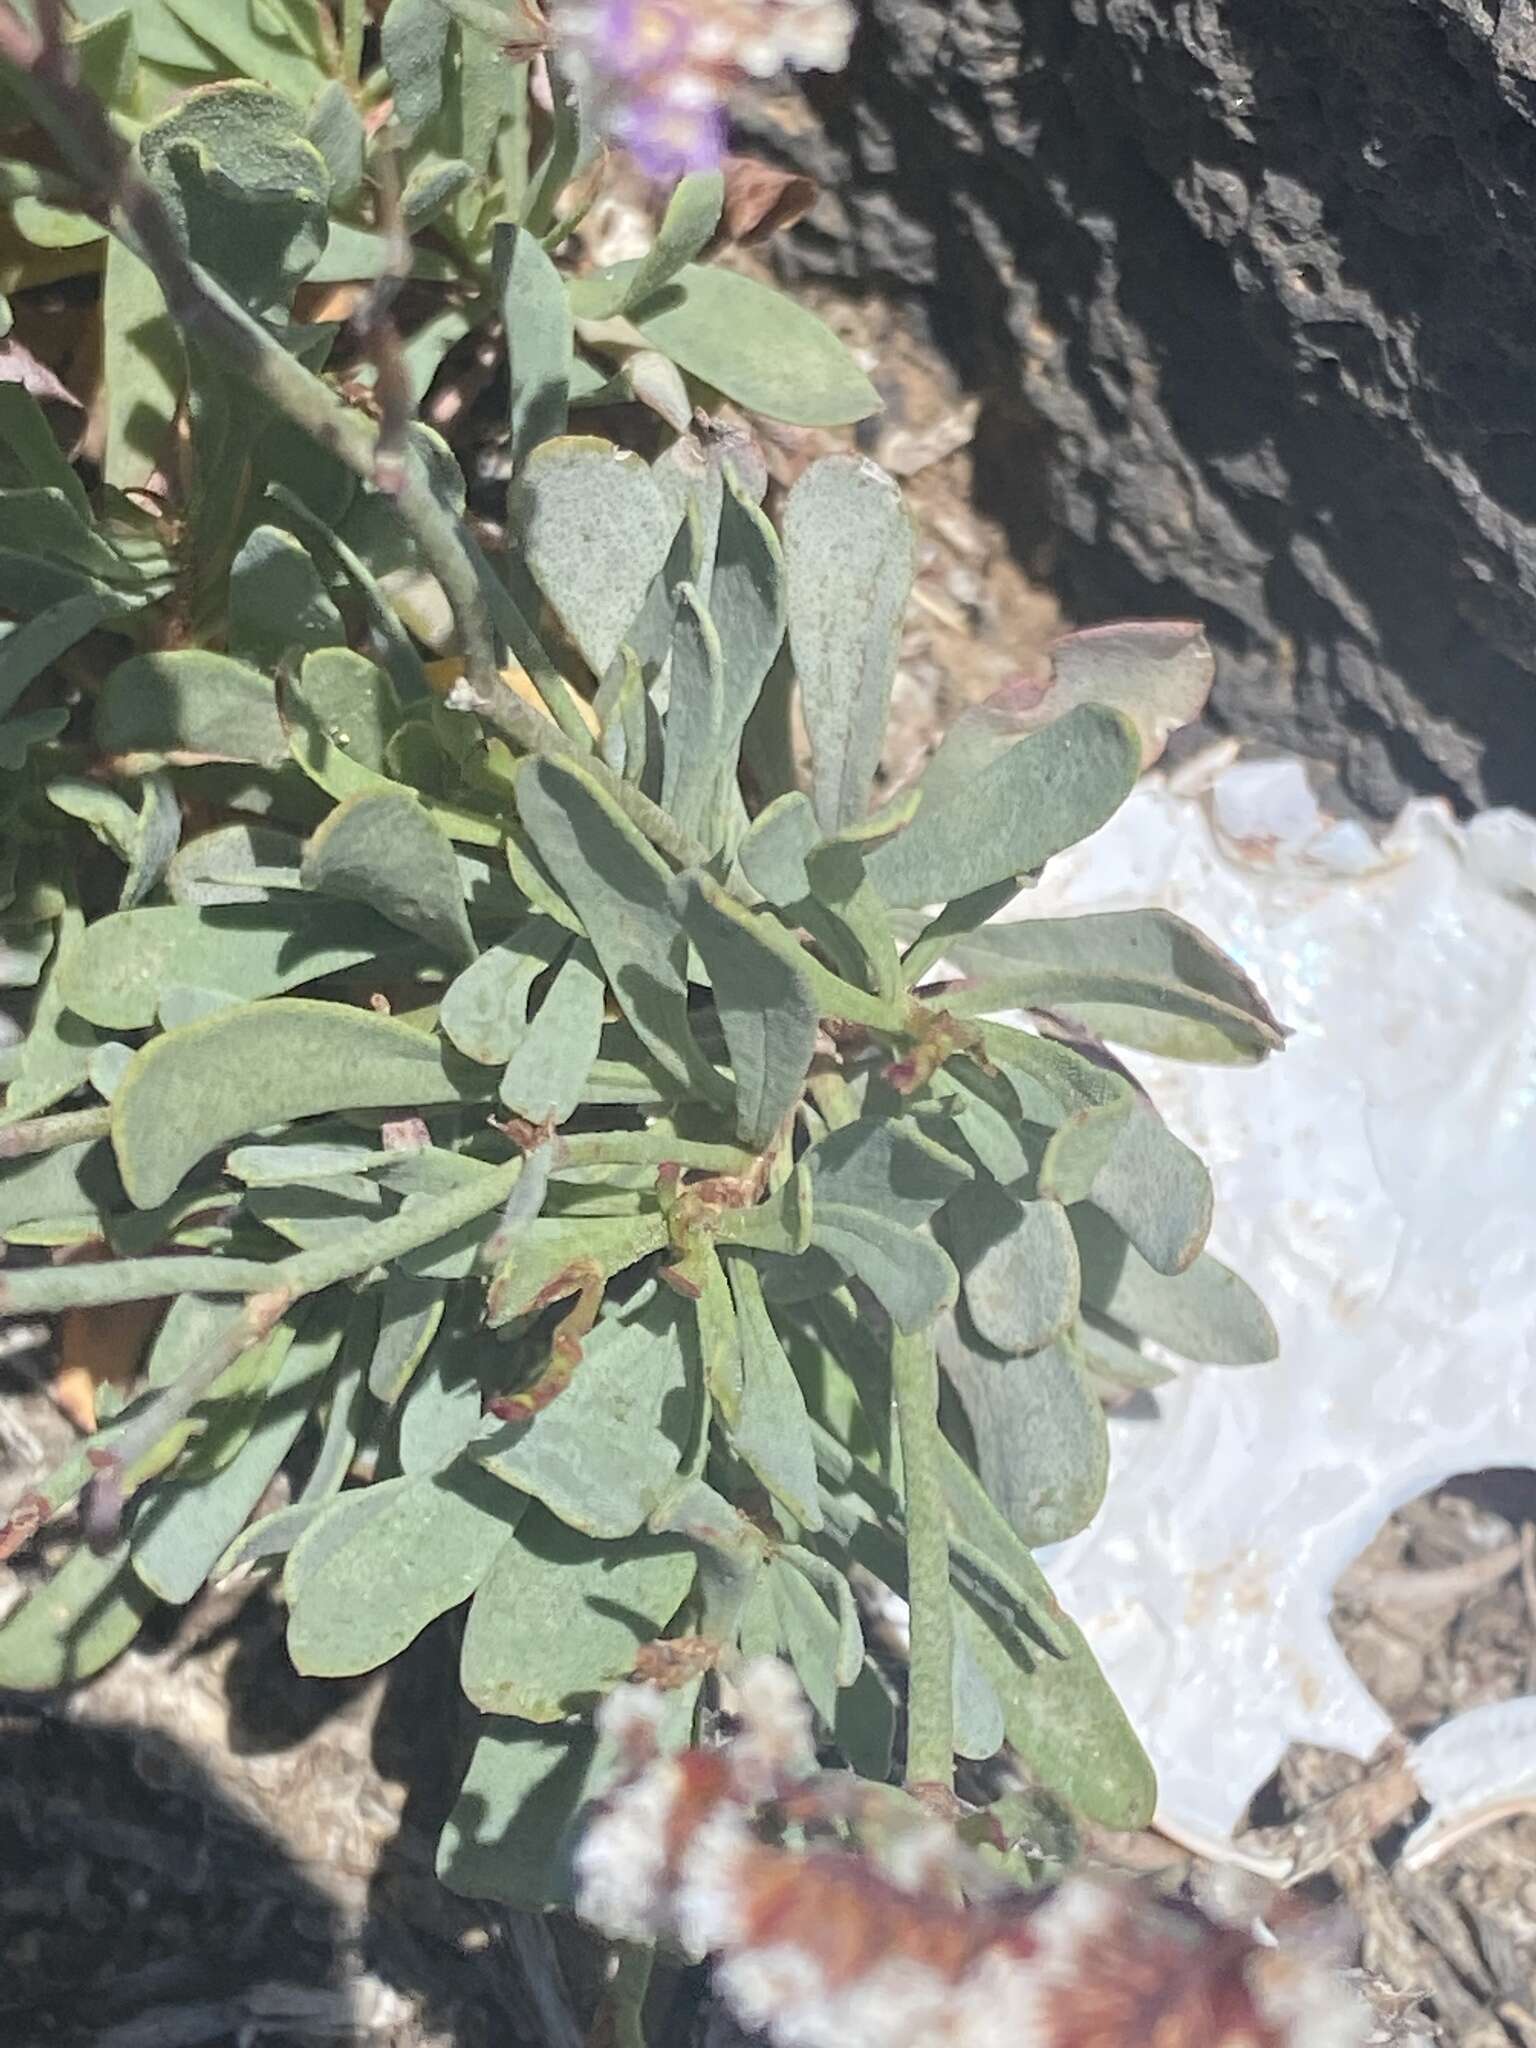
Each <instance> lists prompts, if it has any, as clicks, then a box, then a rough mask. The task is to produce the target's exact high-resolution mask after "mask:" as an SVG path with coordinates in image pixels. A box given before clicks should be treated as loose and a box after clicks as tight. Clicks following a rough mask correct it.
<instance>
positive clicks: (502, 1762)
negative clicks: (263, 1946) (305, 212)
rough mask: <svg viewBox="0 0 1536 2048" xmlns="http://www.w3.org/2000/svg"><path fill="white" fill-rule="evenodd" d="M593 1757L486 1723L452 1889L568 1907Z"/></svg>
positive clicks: (569, 1729)
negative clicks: (573, 1839)
mask: <svg viewBox="0 0 1536 2048" xmlns="http://www.w3.org/2000/svg"><path fill="white" fill-rule="evenodd" d="M399 4H400V0H395V5H396V6H399ZM595 1751H596V1740H595V1738H594V1736H593V1734H592V1731H591V1729H590V1728H587V1727H584V1726H581V1725H579V1724H575V1725H567V1726H564V1727H559V1728H535V1727H531V1726H530V1725H529V1723H528V1722H526V1721H513V1720H494V1719H487V1720H486V1721H485V1722H484V1723H483V1725H482V1728H481V1732H480V1739H479V1741H478V1742H477V1743H476V1744H475V1750H474V1754H473V1756H472V1757H471V1758H470V1760H469V1770H468V1772H467V1773H466V1774H465V1778H464V1784H463V1788H462V1790H461V1791H460V1793H459V1797H458V1803H457V1804H456V1805H455V1807H454V1809H453V1812H452V1813H451V1814H450V1815H449V1816H448V1822H447V1825H446V1826H445V1827H444V1829H443V1833H442V1839H441V1841H440V1842H439V1844H438V1851H437V1874H438V1876H439V1877H440V1878H441V1879H442V1881H443V1883H444V1884H445V1885H447V1887H448V1889H449V1890H450V1891H454V1892H458V1893H460V1894H461V1895H462V1896H464V1897H466V1898H472V1899H502V1900H504V1901H505V1902H506V1903H507V1904H508V1905H511V1906H515V1907H517V1908H519V1909H520V1910H524V1911H530V1912H539V1911H542V1910H543V1908H544V1907H546V1906H551V1905H560V1904H569V1902H570V1868H569V1853H568V1848H567V1838H568V1835H569V1831H570V1827H571V1823H572V1821H574V1819H575V1818H576V1815H577V1813H578V1812H579V1810H580V1809H581V1808H582V1806H583V1805H585V1803H586V1801H587V1800H588V1798H589V1797H590V1796H591V1790H592V1786H591V1772H592V1761H593V1756H594V1754H595Z"/></svg>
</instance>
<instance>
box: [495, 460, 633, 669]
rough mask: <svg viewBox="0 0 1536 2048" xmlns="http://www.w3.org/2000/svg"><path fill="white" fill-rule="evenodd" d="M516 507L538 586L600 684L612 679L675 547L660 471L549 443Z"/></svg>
mask: <svg viewBox="0 0 1536 2048" xmlns="http://www.w3.org/2000/svg"><path fill="white" fill-rule="evenodd" d="M509 506H510V515H511V521H512V527H513V531H514V532H515V534H516V535H517V538H518V540H519V542H520V544H521V547H522V550H523V554H524V556H525V558H526V560H527V564H528V567H529V569H530V570H531V571H532V573H533V577H534V580H535V582H536V583H537V584H538V586H539V588H540V590H542V591H543V593H544V595H545V597H546V598H548V600H549V602H550V604H551V605H553V606H554V609H555V611H556V612H557V613H558V614H559V617H560V620H561V623H562V624H563V625H564V627H565V629H566V631H567V632H568V633H569V634H570V636H571V638H572V640H573V641H574V642H575V643H576V646H577V648H578V649H579V650H580V653H581V657H582V659H583V661H585V662H586V664H587V666H588V668H589V669H591V671H592V673H593V675H594V676H604V675H606V674H607V673H608V669H609V666H610V664H611V663H612V661H613V659H614V657H615V655H617V653H618V651H619V645H620V642H621V641H622V640H623V639H624V636H625V634H626V633H627V632H628V631H629V628H630V627H631V626H632V625H633V624H634V621H635V619H636V617H637V615H638V614H639V611H640V607H641V606H642V605H643V604H644V602H645V594H646V592H647V591H648V590H649V589H650V586H651V580H652V578H653V577H654V576H655V575H656V574H657V572H658V571H659V570H660V568H661V565H662V563H663V562H664V561H665V560H666V558H667V550H668V548H669V547H670V546H671V544H672V534H673V523H672V521H671V520H669V518H668V516H667V508H666V505H665V503H664V502H663V499H662V496H661V493H660V491H659V490H658V489H657V486H656V481H655V479H654V477H653V476H652V475H651V472H650V470H649V469H648V468H647V467H646V465H645V463H644V462H642V461H641V459H640V457H639V456H638V455H633V454H631V453H629V452H628V451H627V450H624V449H620V448H616V447H615V446H614V445H613V443H612V442H611V441H601V440H595V439H592V438H590V437H583V436H579V435H576V436H571V437H569V438H566V439H562V440H556V441H546V442H544V443H543V444H542V446H540V447H538V448H535V449H534V450H533V451H532V452H531V453H530V455H529V457H528V459H527V461H526V462H525V463H524V465H523V469H522V473H521V475H520V476H519V477H518V478H517V479H516V480H515V481H514V483H513V486H512V489H511V492H510V494H509Z"/></svg>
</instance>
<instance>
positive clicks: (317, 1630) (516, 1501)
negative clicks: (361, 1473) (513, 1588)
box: [283, 1461, 523, 1678]
mask: <svg viewBox="0 0 1536 2048" xmlns="http://www.w3.org/2000/svg"><path fill="white" fill-rule="evenodd" d="M522 1509H523V1502H522V1500H521V1498H520V1496H519V1495H517V1494H515V1493H513V1492H511V1491H509V1490H508V1488H506V1487H504V1486H498V1485H497V1484H496V1482H495V1481H494V1480H493V1479H491V1478H490V1476H489V1475H488V1474H487V1473H484V1472H482V1471H480V1470H479V1469H478V1467H476V1466H474V1465H472V1464H469V1463H467V1462H464V1461H460V1462H458V1463H456V1464H454V1465H451V1466H450V1467H449V1468H448V1469H447V1470H446V1471H444V1472H438V1473H432V1474H419V1475H415V1476H412V1477H406V1478H401V1479H386V1480H380V1481H376V1482H375V1483H374V1485H372V1486H370V1487H366V1488H364V1489H363V1490H362V1491H361V1492H359V1493H346V1494H343V1495H342V1496H341V1497H340V1498H339V1499H338V1500H335V1501H333V1502H332V1503H331V1505H330V1506H329V1507H328V1508H326V1509H325V1511H324V1512H323V1513H322V1514H321V1515H319V1516H318V1517H317V1518H316V1519H315V1521H314V1522H313V1523H311V1525H310V1527H309V1528H308V1529H307V1530H306V1531H305V1532H304V1534H303V1536H301V1537H300V1539H299V1541H298V1543H297V1544H296V1545H295V1546H294V1548H293V1551H292V1552H291V1554H290V1556H289V1559H288V1565H287V1569H286V1571H285V1573H284V1579H283V1583H284V1588H285V1591H286V1593H287V1596H288V1603H289V1614H288V1654H289V1655H290V1656H291V1657H292V1659H293V1661H294V1664H295V1666H296V1667H297V1668H298V1669H299V1670H300V1671H302V1672H304V1673H305V1675H306V1676H308V1677H311V1678H350V1677H353V1676H355V1675H356V1674H357V1673H359V1672H363V1671H374V1670H377V1668H378V1667H379V1665H381V1664H386V1663H388V1661H389V1660H390V1658H391V1657H397V1656H398V1655H399V1654H400V1652H401V1651H402V1650H403V1649H405V1648H406V1647H407V1645H409V1644H410V1643H412V1642H414V1641H415V1639H416V1637H417V1636H419V1635H420V1633H421V1631H422V1630H423V1629H424V1628H425V1627H426V1626H427V1624H428V1622H431V1621H435V1620H436V1619H437V1617H438V1616H439V1615H440V1614H446V1613H447V1612H448V1610H449V1609H450V1608H451V1607H457V1606H458V1605H459V1604H460V1603H461V1602H462V1601H465V1600H467V1599H468V1598H469V1596H470V1595H471V1594H472V1593H473V1592H474V1591H475V1589H476V1587H477V1586H479V1585H480V1583H481V1581H482V1580H483V1579H484V1578H485V1575H486V1574H487V1572H489V1571H490V1569H491V1567H492V1565H493V1564H494V1563H495V1562H496V1558H497V1556H498V1555H499V1553H500V1551H501V1550H502V1548H503V1546H504V1545H505V1544H506V1542H507V1540H508V1538H509V1537H510V1536H511V1534H512V1532H513V1530H514V1529H515V1528H516V1526H517V1520H518V1517H519V1515H520V1514H521V1512H522Z"/></svg>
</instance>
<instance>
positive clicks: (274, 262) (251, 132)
mask: <svg viewBox="0 0 1536 2048" xmlns="http://www.w3.org/2000/svg"><path fill="white" fill-rule="evenodd" d="M199 18H200V19H201V17H199ZM316 82H317V83H318V80H317V81H316ZM139 154H140V156H141V158H142V160H143V164H144V169H145V172H146V173H147V175H148V177H149V179H150V182H151V183H152V184H153V185H154V186H155V187H156V189H157V190H158V191H159V193H160V195H161V197H162V199H164V201H165V202H166V204H167V206H168V207H169V208H170V210H171V213H172V216H173V217H174V219H175V220H176V223H177V226H178V228H179V229H180V231H181V234H182V237H183V240H184V242H185V245H186V247H187V249H188V252H189V253H190V255H191V256H192V258H193V260H194V262H197V263H200V264H202V265H203V266H204V267H205V268H207V269H208V270H210V271H211V272H212V273H213V275H214V276H215V277H216V278H217V279H218V280H219V282H220V283H221V284H223V285H225V286H226V287H227V288H228V289H229V290H230V291H231V292H233V294H234V295H235V297H236V298H238V299H239V300H240V301H241V303H242V304H243V305H245V306H246V307H248V308H249V309H250V310H251V311H253V312H257V311H261V310H263V309H267V308H271V307H273V306H276V305H286V304H287V302H288V299H289V298H290V297H291V295H292V293H293V290H294V287H295V286H296V285H297V284H298V283H299V282H300V280H301V279H302V278H303V276H304V275H305V273H306V272H307V271H308V270H309V269H310V267H311V266H312V265H313V263H314V261H315V258H316V257H317V256H318V255H319V254H320V251H321V250H322V249H323V248H324V246H325V237H326V205H327V201H328V200H329V198H330V184H331V179H330V172H329V170H328V169H327V167H326V162H325V159H324V157H322V156H321V154H320V152H319V150H318V149H316V148H315V146H314V144H313V143H312V142H310V141H308V140H307V139H306V137H305V135H304V133H303V129H302V127H301V125H300V121H299V116H298V112H297V109H296V108H295V107H294V106H293V104H292V103H291V102H290V101H288V100H286V99H284V98H283V97H282V95H281V94H280V93H275V92H271V91H269V90H267V88H266V87H264V86H259V85H254V84H252V83H250V82H249V81H247V80H239V81H231V82H228V83H223V84H219V85H211V86H206V87H203V88H200V89H199V90H196V91H194V92H191V93H188V94H187V95H186V97H185V98H184V99H182V100H180V101H178V102H177V104H176V105H175V106H174V107H172V109H171V110H170V112H169V113H167V114H164V115H162V116H161V117H160V119H159V120H157V121H153V122H151V123H150V125H149V127H148V128H146V129H145V131H144V133H143V135H142V136H141V137H140V141H139Z"/></svg>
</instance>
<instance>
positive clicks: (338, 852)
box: [299, 789, 475, 960]
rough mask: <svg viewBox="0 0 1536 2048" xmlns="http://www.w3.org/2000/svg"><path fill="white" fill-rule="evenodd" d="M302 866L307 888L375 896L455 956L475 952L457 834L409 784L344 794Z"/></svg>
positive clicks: (394, 918)
mask: <svg viewBox="0 0 1536 2048" xmlns="http://www.w3.org/2000/svg"><path fill="white" fill-rule="evenodd" d="M299 872H300V876H301V878H302V880H303V883H304V886H305V888H306V889H313V890H315V891H316V892H317V893H318V894H320V895H325V896H342V897H345V898H347V899H348V900H349V901H351V902H353V903H366V904H370V905H371V906H372V907H373V908H374V909H375V910H377V911H378V912H379V914H380V915H381V916H382V917H387V918H388V919H389V921H390V923H391V924H396V925H399V927H400V928H401V930H402V931H408V932H412V933H414V934H415V936H416V937H417V938H419V939H424V940H425V941H426V942H427V944H428V945H429V946H432V947H434V948H435V949H436V950H437V951H438V952H440V953H446V954H447V955H448V956H449V957H450V958H451V959H455V960H473V959H474V957H475V940H474V934H473V933H472V932H471V931H470V928H469V913H468V911H467V910H466V909H465V907H464V886H463V883H462V881H461V880H460V877H459V864H458V860H457V858H456V857H455V855H454V851H453V842H452V841H451V840H450V839H449V837H448V835H447V833H446V832H444V830H443V829H442V827H441V826H440V825H439V824H438V823H437V822H436V821H435V820H434V819H433V818H430V817H429V816H428V815H427V813H426V812H425V811H424V810H423V809H422V807H421V805H420V804H419V803H418V802H417V800H416V798H415V796H414V795H413V794H412V793H411V792H410V791H409V790H407V789H399V790H387V789H379V790H364V791H360V792H359V793H358V794H357V795H356V796H350V797H347V798H346V799H344V801H343V802H341V803H339V804H338V805H337V806H336V808H335V810H334V811H332V812H331V814H330V816H329V817H328V818H327V819H326V820H325V822H324V824H322V825H321V826H320V828H319V829H318V831H316V832H315V834H314V836H313V837H312V838H311V839H310V842H309V844H308V845H307V846H306V847H305V849H304V861H303V865H302V867H301V869H300V871H299Z"/></svg>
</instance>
